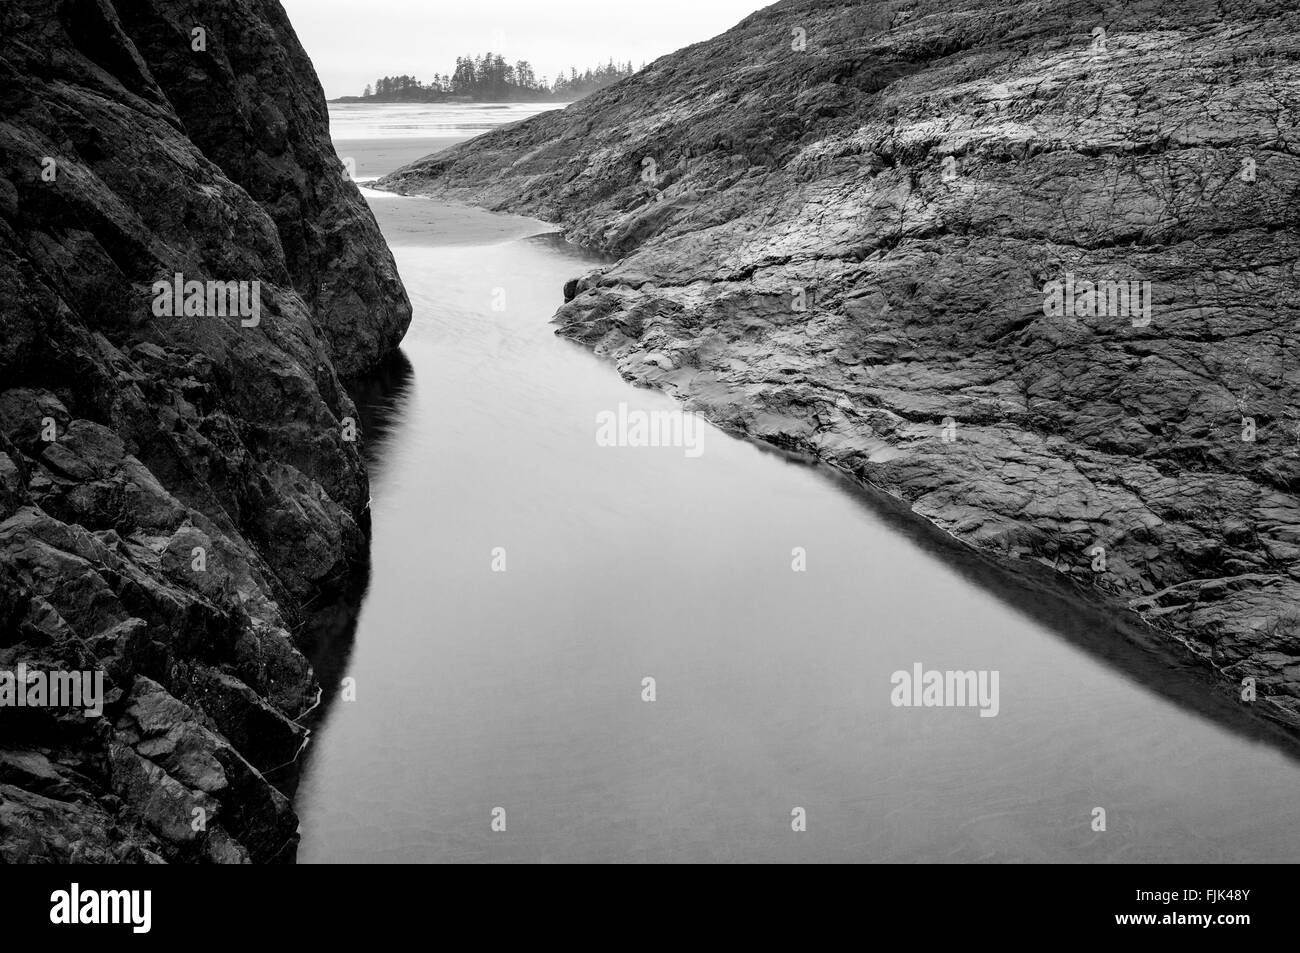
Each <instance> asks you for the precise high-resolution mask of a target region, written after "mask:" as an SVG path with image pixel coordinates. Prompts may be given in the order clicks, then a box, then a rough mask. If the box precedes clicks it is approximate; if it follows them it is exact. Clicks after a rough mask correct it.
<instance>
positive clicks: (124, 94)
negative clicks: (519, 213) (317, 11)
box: [0, 0, 410, 862]
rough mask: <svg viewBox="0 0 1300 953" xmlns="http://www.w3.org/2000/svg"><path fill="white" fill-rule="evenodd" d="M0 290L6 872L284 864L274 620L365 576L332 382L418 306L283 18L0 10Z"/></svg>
mask: <svg viewBox="0 0 1300 953" xmlns="http://www.w3.org/2000/svg"><path fill="white" fill-rule="evenodd" d="M0 289H2V290H3V294H0V702H5V701H6V694H5V693H6V692H8V696H7V702H6V703H3V704H0V861H86V862H101V861H158V860H167V861H176V860H189V861H193V860H207V861H217V862H238V861H246V860H254V861H264V860H277V859H279V860H286V859H292V857H293V854H294V849H295V846H296V842H297V819H296V817H295V816H294V813H293V811H292V810H291V808H290V805H289V803H288V801H287V800H286V798H285V797H284V796H283V795H282V794H281V793H280V792H279V791H277V790H276V789H275V788H274V787H273V786H272V785H270V784H269V783H268V782H267V781H266V780H265V778H264V773H265V772H267V771H268V770H270V769H272V768H275V767H277V766H281V765H283V764H284V763H285V762H288V761H291V760H292V759H294V758H295V757H296V755H297V753H298V752H299V750H300V749H301V747H302V745H303V742H304V738H305V734H306V732H305V731H304V729H303V728H301V727H300V726H299V724H298V723H297V719H300V717H301V716H302V715H303V714H304V712H306V711H307V710H308V709H309V708H310V707H311V706H312V705H313V704H314V702H315V700H316V698H317V695H318V688H317V684H316V681H315V677H314V675H313V673H312V671H311V667H310V666H309V665H308V664H307V662H306V660H305V659H304V658H303V656H302V655H301V654H300V652H299V650H298V647H297V646H296V645H295V640H294V634H293V629H294V627H295V626H296V625H297V624H299V623H300V620H301V609H302V607H303V606H304V605H305V604H306V603H307V602H309V601H310V600H311V599H312V598H314V597H315V596H316V595H317V594H318V593H321V592H323V591H325V590H327V589H330V588H332V587H335V586H336V585H338V584H339V583H340V581H341V580H343V579H345V578H347V577H348V575H349V573H350V572H351V571H352V570H353V569H354V567H356V566H357V565H358V564H361V563H363V562H364V560H365V558H366V538H365V525H366V519H367V505H368V499H369V490H368V484H367V480H366V474H365V470H364V467H363V465H362V462H361V457H360V455H359V453H358V450H357V441H358V439H359V437H360V434H359V431H358V430H357V429H356V428H355V414H356V411H355V408H354V406H353V404H352V401H351V400H350V399H349V397H348V394H347V391H346V390H345V389H344V387H343V385H342V384H341V383H340V375H344V374H352V373H356V372H360V371H363V370H365V369H367V368H369V367H371V366H373V365H374V364H376V363H377V362H378V361H379V360H380V359H381V358H382V357H384V356H385V355H386V354H388V353H389V352H391V351H392V350H393V348H395V347H396V345H397V343H398V341H399V340H400V339H401V337H402V334H403V333H404V331H405V329H406V326H407V324H408V322H409V320H410V305H409V302H408V301H407V299H406V295H405V292H404V291H403V289H402V287H401V284H400V282H399V280H398V278H397V273H396V269H395V267H394V264H393V260H392V257H391V255H390V254H389V252H388V249H387V247H386V246H385V244H384V242H383V240H382V238H381V236H380V234H379V231H378V228H377V226H376V225H375V222H374V220H373V218H372V217H371V215H370V213H369V211H368V209H367V208H366V206H365V203H364V202H363V200H362V199H361V197H360V195H359V194H358V192H357V190H356V188H355V186H354V185H353V184H352V183H351V182H350V181H348V180H347V178H346V176H345V175H344V172H343V169H342V167H341V165H340V163H339V162H338V159H337V158H336V156H335V155H334V151H333V149H332V147H331V145H330V142H329V138H328V119H327V113H326V108H325V102H324V96H323V95H322V92H321V89H320V86H319V83H318V82H317V80H316V75H315V72H314V70H313V69H312V66H311V63H310V62H309V60H308V59H307V56H306V54H305V53H304V52H303V50H302V48H301V46H300V45H299V43H298V41H297V39H296V37H295V36H294V33H293V31H292V29H291V27H290V26H289V23H288V21H287V19H286V18H285V15H284V12H283V11H282V10H281V8H280V6H279V4H278V3H277V2H275V0H222V2H215V0H211V2H209V0H195V2H190V3H186V4H174V3H165V2H163V0H131V2H113V0H9V2H7V3H5V4H4V6H3V7H0ZM214 289H215V291H214ZM173 290H174V292H175V293H174V294H173ZM20 669H21V670H24V671H25V673H26V675H27V676H28V677H32V678H33V684H36V683H39V682H42V681H51V683H52V680H51V679H50V676H49V673H51V672H63V673H87V676H89V675H90V674H91V673H102V676H103V685H104V710H103V713H102V714H100V715H98V717H96V713H95V712H93V711H87V710H86V709H87V708H88V707H91V706H86V705H82V706H78V707H71V706H62V707H59V706H52V705H50V704H49V703H48V702H49V701H51V700H52V699H46V704H41V705H29V706H24V707H16V704H15V703H16V700H17V698H18V696H19V695H20V694H22V692H23V690H22V689H21V688H20V687H18V686H16V685H15V682H14V676H15V675H16V673H18V672H19V671H20ZM33 673H35V675H33ZM86 684H87V685H89V684H90V683H89V682H87V683H86ZM26 697H28V698H30V697H31V696H30V695H28V696H26Z"/></svg>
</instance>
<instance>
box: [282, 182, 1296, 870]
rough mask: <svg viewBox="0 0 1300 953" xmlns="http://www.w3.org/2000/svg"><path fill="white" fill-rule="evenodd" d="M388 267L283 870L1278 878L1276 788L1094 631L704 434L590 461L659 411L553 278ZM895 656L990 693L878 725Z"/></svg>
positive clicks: (462, 248)
mask: <svg viewBox="0 0 1300 953" xmlns="http://www.w3.org/2000/svg"><path fill="white" fill-rule="evenodd" d="M385 201H393V202H420V201H425V200H422V199H390V200H385ZM381 217H382V215H381ZM394 251H395V254H396V256H397V261H398V265H399V268H400V270H401V273H402V276H403V279H404V280H405V282H406V286H407V289H408V291H409V292H410V295H411V299H412V303H413V304H414V306H415V320H414V323H413V325H412V327H411V331H410V333H409V335H408V337H407V339H406V341H405V343H404V344H403V352H404V354H405V357H406V359H407V361H409V365H408V364H406V363H405V362H399V363H398V366H397V369H396V370H393V369H391V368H390V370H389V372H388V375H387V377H386V378H385V379H384V380H382V381H379V382H374V383H372V384H371V386H369V387H367V388H363V389H362V390H360V391H358V396H359V398H360V400H361V401H362V402H363V403H364V404H365V405H366V406H365V412H366V419H367V420H368V421H369V422H370V426H369V433H370V434H371V436H372V438H373V439H372V441H371V444H370V447H369V450H370V452H371V453H372V455H373V463H372V480H373V531H374V536H373V544H372V567H371V579H370V588H369V591H368V593H367V594H366V597H365V600H364V603H363V604H362V607H361V610H360V615H359V617H358V618H357V620H356V628H355V634H354V636H353V638H352V640H351V642H350V643H348V640H346V639H344V640H342V642H343V644H338V642H337V641H336V644H334V645H332V646H331V647H330V648H329V649H328V652H326V653H325V654H326V655H327V657H325V658H321V659H319V660H318V661H319V662H320V665H319V670H320V671H321V672H322V681H323V682H326V683H327V690H329V691H330V694H331V696H332V698H333V700H332V701H331V703H330V704H329V705H328V706H327V707H326V708H325V709H324V714H323V717H322V719H321V721H322V723H321V724H320V725H319V726H318V728H317V731H316V733H315V734H314V736H313V741H312V745H311V746H310V748H309V749H308V752H307V754H306V756H305V761H304V764H303V774H302V778H301V783H300V786H299V789H298V794H297V799H296V806H297V809H298V811H299V814H300V816H301V818H302V846H301V850H300V852H299V859H300V860H301V861H303V862H373V861H414V862H421V861H578V860H582V861H705V860H708V861H764V860H765V861H1085V862H1090V861H1193V862H1196V861H1207V862H1208V861H1243V862H1252V861H1290V862H1293V861H1296V860H1300V803H1298V802H1297V799H1296V798H1295V791H1296V783H1297V781H1300V763H1298V762H1297V761H1296V760H1295V758H1294V756H1292V755H1288V754H1285V753H1283V750H1282V748H1281V747H1279V745H1278V744H1275V743H1273V742H1272V741H1268V740H1265V737H1266V735H1265V733H1262V732H1257V731H1256V729H1255V723H1254V722H1253V721H1250V720H1248V719H1246V718H1244V717H1243V716H1241V715H1239V714H1238V713H1237V711H1236V710H1235V708H1232V707H1229V706H1223V705H1220V704H1218V703H1217V702H1212V701H1208V700H1206V699H1208V698H1209V697H1210V696H1209V692H1208V689H1207V688H1206V686H1205V685H1204V684H1203V683H1202V682H1201V681H1200V680H1199V679H1197V678H1196V677H1194V676H1190V675H1187V674H1185V673H1181V672H1179V671H1177V670H1175V669H1173V668H1172V667H1171V666H1170V665H1168V664H1167V663H1166V662H1162V661H1159V660H1156V659H1154V658H1152V657H1150V656H1148V655H1147V654H1145V653H1143V652H1142V651H1141V650H1139V649H1137V648H1135V647H1132V646H1130V645H1128V644H1127V643H1126V642H1125V641H1124V640H1123V638H1122V637H1121V636H1120V635H1119V634H1118V633H1117V632H1114V631H1111V630H1110V629H1109V627H1108V625H1107V624H1106V622H1105V620H1104V619H1099V618H1097V617H1096V616H1095V615H1094V614H1092V613H1091V612H1088V611H1085V610H1083V609H1080V608H1076V607H1073V606H1071V605H1070V604H1068V603H1065V602H1063V601H1061V600H1058V599H1056V598H1053V597H1051V596H1048V595H1045V594H1042V593H1040V592H1035V591H1033V590H1032V589H1031V588H1029V587H1026V586H1024V585H1020V584H1014V583H1009V582H1007V581H1005V580H1003V579H1002V578H1001V577H1000V576H999V574H998V573H997V572H996V571H994V570H991V569H990V568H988V567H987V566H985V565H984V564H983V563H982V562H980V561H978V560H976V559H974V558H973V557H970V556H968V555H966V554H964V553H963V552H962V551H961V550H960V549H957V548H956V547H955V545H954V544H950V543H948V542H947V541H946V540H944V539H943V538H942V537H941V536H940V534H937V533H935V532H933V531H931V530H930V529H929V528H928V527H925V526H923V525H920V524H918V523H916V522H915V521H913V520H912V519H911V518H909V517H906V516H904V515H901V514H900V513H899V512H898V511H897V510H896V509H895V508H893V507H891V506H888V505H884V504H881V503H878V502H873V501H872V500H870V499H868V498H867V497H865V496H864V495H862V494H859V493H857V492H854V491H853V490H852V489H851V488H849V487H848V486H846V485H845V484H844V483H843V482H842V481H840V480H838V479H837V478H835V477H833V476H830V475H828V474H826V473H825V472H823V471H821V470H819V469H814V468H810V467H807V466H804V465H802V464H799V463H796V462H793V461H790V460H787V459H785V458H783V457H782V456H780V455H777V454H774V453H770V452H765V451H762V450H760V449H758V448H756V447H754V446H752V445H750V444H748V443H745V442H742V441H740V440H737V439H734V438H732V437H730V436H727V435H725V434H723V433H721V432H719V431H717V430H715V429H712V428H709V429H707V430H706V431H705V433H704V438H703V451H704V452H703V453H702V455H700V456H699V457H696V458H692V457H689V456H687V455H686V453H685V452H684V451H683V449H682V448H672V447H657V448H652V447H605V446H599V445H597V442H596V440H595V432H596V417H597V414H598V413H600V412H601V411H615V410H617V408H618V405H619V403H620V402H622V403H626V404H627V405H628V407H629V408H630V409H633V410H636V409H644V410H651V409H663V410H669V409H672V408H673V407H674V406H675V405H674V404H673V402H672V401H670V400H669V399H668V398H666V397H664V396H662V395H660V394H657V393H654V392H651V391H647V390H642V389H636V388H633V387H632V386H630V385H628V384H627V383H625V382H624V381H623V380H622V379H621V378H620V376H619V375H618V373H617V372H616V370H615V369H614V368H613V367H612V366H611V365H610V364H608V363H606V362H603V361H601V360H600V359H598V358H597V357H595V356H593V355H592V354H591V353H589V352H588V351H586V350H585V349H583V348H581V347H579V346H577V345H575V344H573V343H570V342H567V341H565V340H562V339H560V338H557V337H556V336H555V335H554V333H553V327H552V326H551V325H550V324H549V320H550V318H551V316H552V314H553V313H554V311H555V309H556V308H557V307H558V306H559V304H560V303H561V300H562V295H561V287H562V284H563V282H564V281H565V280H566V279H567V278H570V277H572V276H575V275H578V274H581V273H582V272H583V271H584V270H585V269H587V268H588V267H590V263H589V262H587V261H585V260H583V258H582V256H581V254H580V253H579V252H577V251H576V250H574V249H572V248H571V247H568V246H566V245H565V244H563V243H562V242H559V241H557V240H556V239H555V238H554V237H550V238H531V239H524V240H514V241H508V242H503V243H497V244H481V245H463V244H462V245H456V246H450V245H442V246H437V247H422V246H420V245H418V244H412V243H411V240H410V235H409V234H408V235H405V242H404V243H403V244H401V245H400V246H398V247H395V249H394ZM494 305H495V306H496V308H503V310H496V308H494ZM796 547H802V548H803V550H804V551H805V552H806V571H803V572H796V571H793V570H792V561H793V559H794V557H793V556H792V551H793V550H794V549H795V548H796ZM502 557H504V560H505V571H494V562H495V563H496V566H495V568H498V569H499V568H500V560H501V558H502ZM917 662H920V663H922V664H923V665H924V666H925V667H926V668H933V669H961V670H971V669H973V670H996V671H997V672H998V673H999V687H1000V698H999V709H1000V710H999V712H998V714H997V716H996V717H988V718H983V717H980V716H979V714H978V712H977V711H976V710H975V709H973V708H964V709H956V708H951V709H939V708H902V707H894V706H893V705H891V703H890V694H891V683H890V676H891V674H892V673H893V672H895V671H896V670H904V671H910V670H911V668H912V666H913V664H914V663H917ZM332 673H336V674H338V675H345V676H347V677H349V678H351V679H354V680H355V681H354V683H353V684H354V685H355V700H343V699H341V698H339V697H338V694H337V692H336V691H334V690H332V685H333V678H332ZM646 677H653V678H654V679H655V680H656V682H655V684H656V690H657V697H656V700H654V701H644V700H643V699H642V692H643V688H642V685H643V679H644V678H646ZM1097 807H1101V808H1104V809H1105V811H1106V828H1107V829H1106V830H1105V831H1104V832H1098V831H1094V830H1093V829H1092V826H1091V825H1092V823H1093V817H1094V813H1093V812H1094V808H1097ZM496 808H502V809H504V812H505V819H506V829H505V830H504V831H494V830H493V829H492V823H493V816H494V809H496ZM796 808H803V809H804V811H805V812H806V818H807V830H806V831H803V832H796V831H793V830H792V811H793V810H794V809H796Z"/></svg>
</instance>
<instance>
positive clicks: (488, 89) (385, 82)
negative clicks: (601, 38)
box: [345, 52, 644, 102]
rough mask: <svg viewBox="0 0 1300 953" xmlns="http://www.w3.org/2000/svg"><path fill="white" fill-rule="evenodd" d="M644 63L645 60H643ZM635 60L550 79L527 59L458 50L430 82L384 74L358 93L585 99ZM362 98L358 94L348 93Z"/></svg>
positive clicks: (410, 98)
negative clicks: (451, 67)
mask: <svg viewBox="0 0 1300 953" xmlns="http://www.w3.org/2000/svg"><path fill="white" fill-rule="evenodd" d="M643 65H644V64H643ZM634 72H636V70H635V69H634V68H633V66H632V61H631V60H628V61H627V62H626V63H615V62H614V61H613V60H612V59H611V60H610V61H609V62H608V63H606V64H605V65H604V66H597V67H595V68H594V69H587V70H584V71H583V72H581V73H579V72H578V70H577V69H576V68H575V67H570V68H569V72H568V73H567V74H565V73H557V74H556V75H555V79H554V80H551V81H549V82H548V81H547V79H546V78H545V77H543V76H538V75H537V73H536V72H535V71H534V70H533V67H532V65H531V64H529V62H528V61H527V60H517V61H516V62H514V63H509V62H506V59H505V57H503V56H502V55H501V54H500V53H492V52H488V53H485V54H483V55H482V56H458V57H456V68H455V69H454V70H453V71H452V72H450V73H447V74H445V75H444V74H443V73H434V74H433V79H432V80H430V81H429V82H427V83H425V82H422V81H420V80H419V79H416V78H415V77H414V76H406V75H403V76H382V77H380V78H379V79H377V80H375V82H374V85H373V86H371V85H367V86H366V90H365V92H364V93H362V95H361V96H360V97H359V98H361V99H373V100H379V101H384V102H436V101H438V100H441V99H472V100H478V101H482V102H507V101H529V100H539V99H559V100H573V99H581V98H582V97H583V96H586V95H588V94H590V93H594V92H595V91H596V90H598V89H601V88H603V87H605V86H608V85H610V84H611V83H616V82H618V81H619V80H620V79H624V78H626V77H628V76H631V75H632V74H633V73H634ZM345 98H357V97H345Z"/></svg>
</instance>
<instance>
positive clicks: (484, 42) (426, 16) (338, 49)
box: [281, 0, 773, 99]
mask: <svg viewBox="0 0 1300 953" xmlns="http://www.w3.org/2000/svg"><path fill="white" fill-rule="evenodd" d="M281 2H282V3H283V4H284V8H285V10H286V11H287V12H288V14H289V19H290V21H292V23H293V27H294V29H295V30H296V31H297V33H298V39H300V40H301V41H302V45H303V46H304V47H306V49H307V54H308V55H309V56H310V57H311V59H312V62H313V63H314V64H315V66H316V72H317V73H318V74H319V75H320V80H321V84H322V85H323V86H324V87H325V96H326V97H327V98H329V99H334V98H335V97H337V96H357V95H360V94H361V91H362V90H363V89H364V88H365V85H366V84H367V83H372V82H374V80H375V78H376V77H378V76H398V75H401V74H403V73H407V74H410V75H412V76H415V77H418V78H419V79H422V80H424V81H426V82H427V81H428V80H429V79H430V78H431V77H432V76H433V74H434V73H448V72H450V71H451V69H452V67H454V66H455V63H456V57H457V56H460V55H465V54H474V55H478V54H481V53H484V52H486V51H487V50H489V49H490V50H491V51H492V52H494V53H500V54H501V55H502V56H504V57H505V58H506V59H507V60H509V61H510V62H512V63H513V62H514V61H516V60H528V61H529V62H530V63H532V64H533V68H534V69H535V70H536V71H537V73H538V75H539V76H545V77H546V78H547V79H548V80H552V81H553V80H554V79H555V74H556V73H557V72H559V71H560V70H562V69H563V70H564V71H566V72H567V71H568V68H569V67H570V66H576V67H578V69H579V70H582V69H585V68H586V67H588V66H596V65H598V64H600V63H604V62H606V61H607V60H608V59H610V58H611V57H613V59H614V60H615V61H617V62H623V61H626V60H631V61H632V63H633V65H634V66H637V67H640V66H641V63H642V62H646V63H649V62H650V61H651V60H654V59H657V58H658V57H660V56H663V55H664V54H665V53H671V52H672V51H673V50H677V49H680V48H681V47H683V46H689V45H690V44H691V43H698V42H699V41H700V40H707V39H709V38H710V37H713V36H717V35H718V34H719V33H722V32H724V31H725V30H728V29H730V28H731V27H733V26H735V25H736V24H737V23H739V22H740V21H741V20H743V19H744V18H745V17H747V16H748V15H749V14H751V13H753V12H754V11H755V10H758V9H761V8H762V7H765V6H768V5H769V4H770V3H772V2H773V0H281Z"/></svg>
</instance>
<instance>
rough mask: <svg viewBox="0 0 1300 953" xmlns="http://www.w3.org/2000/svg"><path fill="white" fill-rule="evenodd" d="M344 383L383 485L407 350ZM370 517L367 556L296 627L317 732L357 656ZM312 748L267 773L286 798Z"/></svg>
mask: <svg viewBox="0 0 1300 953" xmlns="http://www.w3.org/2000/svg"><path fill="white" fill-rule="evenodd" d="M345 383H346V386H347V389H348V393H349V394H350V395H351V397H352V400H353V402H354V403H355V404H356V407H357V414H358V417H359V423H360V430H361V433H362V436H363V443H362V446H361V454H362V457H363V458H364V459H365V462H366V467H367V470H368V471H369V475H370V485H371V488H372V491H373V488H374V487H375V486H377V485H381V484H382V474H383V470H384V463H385V461H386V457H387V450H388V444H389V440H390V439H391V437H392V435H393V431H394V428H395V425H396V423H397V422H398V421H400V420H401V418H402V411H403V408H404V406H405V404H406V402H407V401H408V400H409V398H410V394H411V388H412V386H413V385H414V383H415V371H414V368H413V367H412V366H411V362H410V361H409V360H408V359H407V357H406V355H405V354H403V353H402V352H401V351H395V352H393V354H392V355H390V356H389V357H387V358H385V359H384V360H383V361H382V362H381V363H380V365H379V366H378V367H377V368H376V369H375V370H374V371H372V372H371V373H369V374H366V375H363V376H360V377H355V378H351V379H349V380H347V381H346V382H345ZM369 516H370V513H369V510H368V509H367V511H366V518H365V523H364V527H365V529H366V532H367V540H366V547H365V557H364V560H363V561H362V562H361V563H359V564H358V565H356V566H354V567H353V569H352V572H351V573H350V574H349V575H348V577H347V578H346V579H342V580H340V581H339V582H338V583H337V584H336V585H335V586H333V587H331V588H330V589H328V590H327V591H323V592H322V593H321V594H320V595H319V596H317V597H316V598H315V599H314V600H312V602H311V603H310V604H309V605H307V606H305V607H304V609H303V613H302V615H303V618H302V621H301V623H300V624H299V627H298V629H297V632H296V641H297V644H298V648H299V650H300V651H301V652H302V654H303V655H304V656H306V658H307V660H308V661H309V662H310V663H311V666H312V668H313V669H314V670H315V672H316V680H317V681H318V682H319V683H320V687H321V696H320V702H319V704H317V705H316V707H315V708H313V709H312V710H311V711H310V712H308V713H307V714H306V715H304V716H303V717H302V718H301V719H299V722H300V723H301V724H302V725H303V726H304V727H306V728H308V729H310V730H311V731H312V732H316V731H319V730H320V729H321V727H323V726H324V725H325V723H326V722H327V721H328V719H329V713H330V711H331V709H332V708H333V705H334V702H335V701H336V700H337V699H338V697H339V694H340V691H341V686H342V681H343V678H344V677H345V674H346V672H347V670H348V664H349V662H350V661H351V658H352V648H353V643H354V640H355V638H356V631H357V620H358V618H359V617H360V615H361V607H362V605H364V604H365V599H366V593H367V591H368V590H369V588H370V539H369V529H370V527H369V522H370V520H369ZM312 750H313V749H312V746H311V744H310V742H309V743H308V745H307V747H306V749H305V750H304V751H303V753H302V754H301V755H300V756H299V757H298V759H297V760H295V761H294V762H292V763H290V764H287V765H284V766H283V767H281V768H278V769H276V770H275V771H271V772H267V778H268V779H269V780H270V781H271V782H272V783H273V784H275V786H276V787H277V788H279V789H280V791H281V792H283V793H284V795H285V796H286V797H290V798H292V797H293V796H294V793H295V792H296V791H297V788H298V783H299V781H300V780H301V778H302V775H303V773H304V771H305V770H306V766H307V764H308V762H309V761H310V760H311V756H312Z"/></svg>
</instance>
